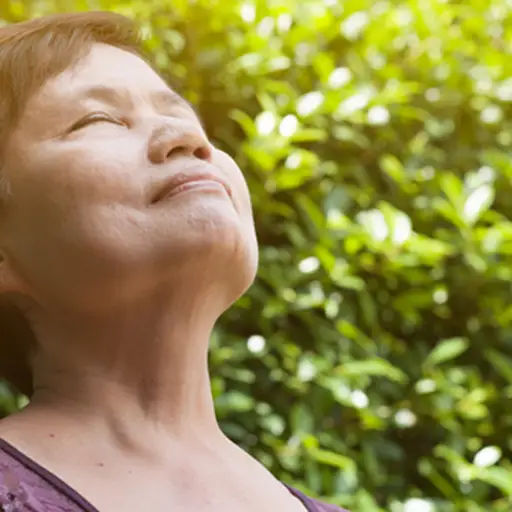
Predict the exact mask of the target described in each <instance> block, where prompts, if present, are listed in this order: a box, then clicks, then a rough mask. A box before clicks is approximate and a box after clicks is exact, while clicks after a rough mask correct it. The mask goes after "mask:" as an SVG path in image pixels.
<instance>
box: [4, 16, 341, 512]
mask: <svg viewBox="0 0 512 512" xmlns="http://www.w3.org/2000/svg"><path fill="white" fill-rule="evenodd" d="M0 111H1V112H0V116H1V119H2V124H1V133H0V144H1V150H0V157H1V179H2V181H1V183H2V187H1V192H2V195H1V198H0V199H1V202H0V207H1V210H2V211H1V214H0V295H1V296H2V298H3V302H4V305H3V311H4V313H3V315H4V319H3V325H4V326H5V329H4V333H3V338H2V342H1V343H2V344H3V345H2V347H1V351H0V354H2V355H1V365H0V372H1V373H2V374H3V375H4V376H5V377H6V378H8V379H9V380H10V381H11V382H12V383H13V384H14V385H16V386H17V387H18V388H20V389H21V390H22V391H24V392H25V393H26V394H28V395H29V396H30V398H31V400H30V404H29V405H28V406H27V407H25V408H24V409H23V410H22V411H21V412H19V413H17V414H13V415H11V416H10V417H8V418H6V419H4V420H3V421H1V422H0V500H1V501H0V503H2V507H3V510H5V511H7V510H12V511H14V510H16V511H21V510H23V511H25V510H27V511H29V510H30V511H68V512H78V511H82V512H84V511H88V512H92V511H102V512H119V511H122V512H131V511H133V512H135V511H136V512H141V511H148V512H151V511H193V512H207V511H208V512H241V511H248V512H250V511H253V512H262V511H265V512H267V511H273V510H275V511H279V512H284V511H289V512H300V511H302V512H303V511H310V512H321V511H323V512H327V511H335V510H340V509H339V508H337V507H334V506H332V505H327V504H322V503H320V502H318V501H315V500H313V499H310V498H308V497H306V496H304V495H303V494H302V493H300V492H299V491H297V490H295V489H293V488H290V487H287V486H285V485H284V484H282V483H281V482H279V481H278V480H276V479H275V478H274V477H273V476H272V475H270V474H269V473H268V472H267V471H266V470H265V469H264V468H263V466H262V465H261V464H259V463H258V462H257V461H255V460H254V459H253V458H251V457H250V456H249V455H248V454H247V453H245V452H244V451H243V450H241V449H240V448H238V447H237V446H235V445H234V444H233V443H232V442H231V441H230V440H229V439H227V437H226V436H225V435H224V434H223V433H222V431H221V430H220V428H219V425H218V423H217V421H216V418H215V413H214V406H213V402H212V396H211V392H210V384H209V376H208V367H207V351H208V340H209V337H210V334H211V331H212V328H213V327H214V324H215V322H216V320H217V319H218V317H219V316H220V315H221V314H222V313H223V312H224V311H225V310H226V308H228V307H229V306H230V304H231V303H233V301H235V300H236V299H237V298H238V297H240V295H241V294H242V293H244V291H245V290H246V289H247V288H248V286H249V285H250V284H251V282H252V281H253V279H254V276H255V272H256V267H257V260H258V256H257V243H256V237H255V230H254V225H253V219H252V213H251V204H250V198H249V192H248V190H247V186H246V183H245V180H244V177H243V175H242V173H241V171H240V169H239V168H238V167H237V165H236V164H235V162H234V161H233V160H232V159H231V158H230V157H229V156H227V155H226V154H224V153H222V152H221V151H219V150H218V149H216V148H215V147H213V146H212V144H211V143H210V142H209V141H208V138H207V136H206V134H205V133H204V131H203V128H202V125H201V123H200V121H199V119H198V118H197V116H196V114H195V113H194V111H193V109H192V108H191V107H190V106H189V105H188V103H187V102H186V101H184V100H183V99H182V98H181V97H180V96H179V95H178V94H177V93H176V92H174V91H172V90H171V89H170V88H169V87H168V86H167V85H166V84H165V82H164V81H163V80H162V79H161V78H160V76H159V75H158V74H157V73H156V72H155V71H154V70H153V69H152V68H151V67H150V66H149V65H148V64H147V63H146V61H145V60H144V58H143V57H142V55H141V53H140V50H139V48H138V36H137V31H136V30H135V28H134V27H133V26H132V24H131V22H130V21H129V20H127V19H125V18H123V17H121V16H118V15H115V14H112V13H85V14H67V15H57V16H50V17H44V18H41V19H37V20H33V21H29V22H25V23H21V24H15V25H11V26H8V27H4V28H2V29H0Z"/></svg>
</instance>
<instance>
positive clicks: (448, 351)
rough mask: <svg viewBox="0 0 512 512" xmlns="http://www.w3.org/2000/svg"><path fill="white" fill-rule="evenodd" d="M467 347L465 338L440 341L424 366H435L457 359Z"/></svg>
mask: <svg viewBox="0 0 512 512" xmlns="http://www.w3.org/2000/svg"><path fill="white" fill-rule="evenodd" d="M468 347H469V341H468V340H467V339H466V338H450V339H446V340H442V341H440V342H439V343H438V344H437V345H436V347H435V348H434V349H433V350H432V352H430V354H429V355H428V357H427V359H426V361H425V364H427V365H431V366H436V365H439V364H441V363H446V362H447V361H451V360H452V359H455V358H457V357H459V356H460V355H461V354H463V353H464V352H465V351H466V350H467V349H468Z"/></svg>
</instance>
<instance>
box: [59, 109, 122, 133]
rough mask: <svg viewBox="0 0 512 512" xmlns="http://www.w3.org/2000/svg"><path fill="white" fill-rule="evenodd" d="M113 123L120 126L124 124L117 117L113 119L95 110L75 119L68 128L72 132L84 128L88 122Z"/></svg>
mask: <svg viewBox="0 0 512 512" xmlns="http://www.w3.org/2000/svg"><path fill="white" fill-rule="evenodd" d="M102 122H103V123H113V124H117V125H120V126H124V123H122V122H121V121H119V120H118V119H115V118H114V117H112V116H110V115H108V114H105V113H104V112H95V113H93V114H89V115H87V116H86V117H84V118H82V119H80V121H77V122H76V123H75V124H74V125H72V126H71V128H70V129H69V131H70V132H74V131H77V130H80V129H81V128H84V127H86V126H88V125H90V124H94V123H102Z"/></svg>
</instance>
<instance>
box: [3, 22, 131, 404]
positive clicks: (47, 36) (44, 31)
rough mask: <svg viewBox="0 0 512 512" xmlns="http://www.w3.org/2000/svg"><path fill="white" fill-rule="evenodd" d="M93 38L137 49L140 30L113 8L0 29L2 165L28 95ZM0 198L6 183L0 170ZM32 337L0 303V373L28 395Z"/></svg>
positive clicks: (85, 49) (67, 65) (11, 309)
mask: <svg viewBox="0 0 512 512" xmlns="http://www.w3.org/2000/svg"><path fill="white" fill-rule="evenodd" d="M94 43H105V44H109V45H112V46H116V47H118V48H122V49H125V50H128V51H131V52H133V53H137V54H141V48H140V33H139V30H138V28H137V26H136V24H135V23H134V22H133V21H131V20H130V19H128V18H125V17H124V16H121V15H119V14H115V13H112V12H83V13H65V14H54V15H51V16H44V17H42V18H37V19H33V20H29V21H24V22H22V23H15V24H12V25H8V26H6V27H2V28H0V120H1V121H0V167H1V162H2V160H3V159H2V154H3V150H4V148H5V145H6V143H7V141H8V139H9V135H10V133H12V131H13V129H14V128H15V126H16V124H17V122H18V120H19V119H20V117H21V115H22V113H23V110H24V108H25V105H26V104H27V101H28V100H29V98H30V97H31V96H32V95H33V94H34V93H35V92H36V91H37V90H38V89H39V88H40V87H41V86H42V85H43V84H44V83H45V82H46V81H47V80H48V79H50V78H52V77H54V76H56V75H58V74H59V73H61V72H63V71H65V70H66V69H68V68H70V67H72V66H73V65H74V64H76V63H77V62H78V61H79V60H80V59H81V58H83V57H84V56H86V55H87V54H88V52H89V51H90V48H91V45H92V44H94ZM0 180H3V181H2V183H1V192H3V194H2V195H3V197H4V198H5V195H6V194H8V193H9V185H8V183H7V182H6V180H5V178H2V175H0ZM35 341H36V340H35V338H34V336H33V333H32V331H31V329H30V328H29V326H28V323H27V322H26V321H25V320H24V318H23V316H22V315H21V313H20V312H19V311H18V310H16V309H15V308H14V307H9V306H1V307H0V377H4V378H6V379H7V380H8V381H9V382H11V383H12V384H14V386H16V387H17V388H18V389H19V390H20V391H22V392H23V393H25V394H26V395H28V396H30V395H31V394H32V391H33V384H32V371H31V369H30V362H29V352H30V350H31V348H32V347H34V346H35Z"/></svg>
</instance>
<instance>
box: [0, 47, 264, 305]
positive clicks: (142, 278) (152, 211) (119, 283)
mask: <svg viewBox="0 0 512 512" xmlns="http://www.w3.org/2000/svg"><path fill="white" fill-rule="evenodd" d="M5 164H6V165H5V171H4V172H5V173H6V174H7V178H8V180H9V181H10V184H11V190H12V199H11V200H10V202H9V203H8V205H7V209H6V213H5V216H4V217H3V218H2V220H1V229H0V232H1V235H0V236H1V238H0V246H1V247H0V249H1V250H2V251H3V253H4V255H6V261H7V262H8V264H9V265H8V266H9V268H11V269H15V271H16V273H17V274H18V275H19V276H21V277H22V279H23V280H24V282H25V283H26V284H27V286H28V288H29V289H30V290H31V293H32V294H33V296H34V298H35V299H36V300H37V301H47V303H48V304H52V305H54V306H59V307H60V306H62V307H79V308H87V309H90V310H95V309H99V308H105V307H115V306H116V305H118V304H119V302H120V301H123V300H136V299H137V298H138V297H139V296H140V294H141V293H151V291H152V290H154V289H155V286H159V285H160V284H161V283H164V282H168V283H173V282H175V283H177V282H180V284H183V283H185V284H187V283H188V285H189V286H190V288H192V289H193V288H194V281H195V280H198V279H204V278H205V276H204V273H205V272H209V273H210V274H213V273H218V276H219V279H221V281H220V283H221V284H220V286H223V283H224V284H225V285H226V286H227V287H228V288H231V292H232V295H233V297H232V300H235V299H236V298H237V296H238V295H240V294H241V293H243V291H245V289H246V288H247V286H248V285H249V284H250V283H251V282H252V279H253V278H254V273H255V269H256V265H257V245H256V237H255V232H254V225H253V219H252V212H251V205H250V198H249V193H248V190H247V186H246V183H245V180H244V177H243V175H242V173H241V171H240V169H239V168H238V166H237V165H236V164H235V162H234V161H233V160H232V159H231V158H230V157H229V156H227V155H226V154H225V153H223V152H221V151H219V150H217V149H215V148H214V147H212V146H211V144H210V142H209V141H208V139H207V137H206V135H205V133H204V131H203V129H202V126H201V123H200V121H199V120H198V118H197V116H196V114H195V113H194V111H193V110H192V109H191V107H190V106H189V105H188V104H187V103H186V102H185V101H184V100H182V98H181V97H180V96H178V95H177V94H175V93H174V92H172V91H171V90H170V89H169V88H168V86H167V85H166V84H165V83H164V81H163V80H162V79H161V78H160V77H159V76H158V74H157V73H155V72H154V71H153V70H152V69H151V68H150V67H149V66H148V65H147V64H146V63H145V62H144V61H143V60H142V59H140V58H139V57H137V56H135V55H133V54H131V53H129V52H126V51H123V50H121V49H118V48H115V47H112V46H107V45H104V44H95V45H94V46H93V47H92V50H91V52H90V54H89V55H88V56H87V58H85V59H84V60H82V61H81V62H80V64H79V65H78V66H76V67H75V68H73V69H69V70H67V71H65V72H64V73H62V74H61V75H59V76H57V77H56V78H54V79H52V80H50V81H48V82H47V83H46V84H45V86H44V87H43V88H42V89H41V90H40V91H38V93H37V94H36V95H35V96H33V97H32V98H31V99H30V101H29V103H28V104H27V107H26V110H25V112H24V114H23V116H22V118H21V120H20V123H19V125H18V126H17V127H16V130H15V132H14V133H13V136H12V139H11V140H10V142H9V145H8V147H7V151H6V155H5ZM200 175H210V179H211V180H213V181H200V182H197V183H196V186H192V187H190V186H189V189H188V190H186V191H183V189H182V191H181V192H180V193H177V194H175V195H167V197H165V198H163V199H158V198H159V196H160V195H161V193H162V191H163V190H164V189H165V188H166V187H169V186H171V185H172V180H173V179H176V178H177V177H178V178H179V180H180V181H186V180H189V179H192V178H196V179H199V178H200ZM202 179H203V180H205V179H206V178H205V176H203V177H202ZM215 180H218V181H219V182H222V183H223V185H221V184H218V185H216V184H215ZM176 190H177V189H176ZM3 266H4V267H5V263H4V265H3ZM214 277H215V276H213V275H210V276H209V278H210V279H213V278H214Z"/></svg>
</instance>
